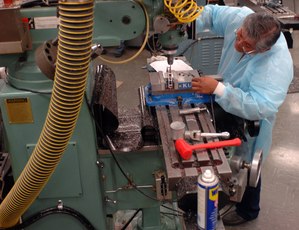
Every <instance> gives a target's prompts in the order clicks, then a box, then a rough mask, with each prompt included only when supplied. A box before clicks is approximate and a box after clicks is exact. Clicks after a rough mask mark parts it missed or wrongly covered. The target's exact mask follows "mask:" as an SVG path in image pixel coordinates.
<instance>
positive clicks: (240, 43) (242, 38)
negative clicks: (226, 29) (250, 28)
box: [235, 27, 256, 54]
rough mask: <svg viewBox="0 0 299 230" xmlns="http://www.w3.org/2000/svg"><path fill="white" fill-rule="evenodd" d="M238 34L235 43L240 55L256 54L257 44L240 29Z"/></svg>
mask: <svg viewBox="0 0 299 230" xmlns="http://www.w3.org/2000/svg"><path fill="white" fill-rule="evenodd" d="M235 33H236V41H235V49H236V50H237V51H238V52H240V53H248V54H249V53H255V52H256V51H255V45H256V42H255V41H254V40H252V39H250V38H248V36H247V34H246V31H245V30H244V29H243V28H242V27H240V28H239V29H237V30H236V31H235Z"/></svg>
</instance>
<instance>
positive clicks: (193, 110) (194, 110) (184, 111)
mask: <svg viewBox="0 0 299 230" xmlns="http://www.w3.org/2000/svg"><path fill="white" fill-rule="evenodd" d="M206 110H207V108H200V107H195V108H191V109H180V110H179V114H180V115H187V114H192V113H200V112H202V111H206Z"/></svg>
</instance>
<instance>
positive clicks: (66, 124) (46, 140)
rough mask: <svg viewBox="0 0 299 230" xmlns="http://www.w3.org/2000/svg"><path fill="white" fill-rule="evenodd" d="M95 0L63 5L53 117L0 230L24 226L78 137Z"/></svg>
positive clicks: (3, 211)
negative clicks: (30, 209)
mask: <svg viewBox="0 0 299 230" xmlns="http://www.w3.org/2000/svg"><path fill="white" fill-rule="evenodd" d="M93 5H94V2H93V0H71V1H68V0H66V1H64V2H62V1H59V15H60V22H59V33H58V38H59V44H58V54H57V62H56V72H55V79H54V86H53V90H52V97H51V101H50V105H49V111H48V115H47V118H46V121H45V124H44V127H43V130H42V132H41V135H40V137H39V140H38V143H37V145H36V147H35V149H34V150H33V153H32V155H31V157H30V159H29V161H28V163H27V165H26V166H25V168H24V170H23V171H22V173H21V175H20V176H19V178H18V180H17V181H16V183H15V185H14V186H13V188H12V189H11V191H10V192H9V194H8V195H7V196H6V198H5V199H4V201H3V202H2V204H1V206H0V227H2V228H6V227H11V226H14V225H16V224H17V223H18V221H19V219H20V217H21V215H22V214H24V212H25V211H26V210H27V209H28V207H29V206H30V205H31V204H32V203H33V202H34V200H35V199H36V197H37V196H38V195H39V193H40V192H41V190H42V189H43V187H44V186H45V185H46V183H47V181H48V180H49V178H50V176H51V175H52V173H53V172H54V170H55V168H56V166H57V164H58V163H59V161H60V159H61V157H62V154H63V152H64V151H65V149H66V147H67V145H68V142H69V140H70V138H71V136H72V134H73V131H74V129H75V125H76V122H77V119H78V116H79V111H80V109H81V105H82V101H83V98H84V91H85V86H86V79H87V74H88V69H89V62H90V55H91V44H92V31H93Z"/></svg>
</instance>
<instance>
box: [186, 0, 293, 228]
mask: <svg viewBox="0 0 299 230" xmlns="http://www.w3.org/2000/svg"><path fill="white" fill-rule="evenodd" d="M196 23H197V31H202V30H204V29H210V30H211V31H212V32H214V33H215V34H217V35H220V36H223V37H224V45H223V49H222V56H221V60H220V63H219V68H218V75H220V76H221V77H222V79H223V82H218V81H217V80H215V79H214V78H213V77H212V76H203V77H200V78H195V79H194V80H193V81H192V89H193V90H194V91H196V92H198V93H205V94H215V101H216V102H217V103H218V104H219V105H220V106H221V107H222V108H223V109H224V110H225V111H226V112H228V113H230V114H233V115H236V116H238V117H241V118H244V119H248V120H259V121H260V132H259V135H258V136H257V137H250V136H249V135H248V136H246V138H247V142H244V143H243V144H242V146H241V147H240V148H238V149H237V151H236V152H237V153H238V154H240V155H242V156H243V158H244V159H245V160H246V161H248V162H251V160H252V157H253V155H254V153H255V152H256V151H257V150H260V149H261V150H262V151H263V155H264V159H265V158H266V156H267V155H268V153H269V150H270V146H271V141H272V129H273V125H274V122H275V117H276V113H277V112H278V109H279V107H280V105H281V104H282V103H283V101H284V99H285V97H286V94H287V90H288V87H289V84H290V82H291V80H292V78H293V62H292V58H291V55H290V53H289V50H288V46H287V43H286V41H285V38H284V36H283V35H282V34H281V32H280V23H279V22H278V21H277V20H276V19H275V18H274V17H272V16H271V15H268V14H262V13H253V11H252V10H250V9H249V8H247V7H242V8H239V7H228V6H217V5H207V6H206V7H205V9H204V11H203V13H202V14H201V15H200V16H199V17H198V18H197V22H196ZM260 189H261V181H259V183H258V185H257V187H256V188H252V187H247V188H246V191H245V194H244V196H243V199H242V201H241V203H238V204H237V205H236V209H235V210H234V211H232V212H229V213H228V214H227V215H225V216H224V217H223V222H224V224H226V225H237V224H241V223H244V222H246V221H249V220H253V219H255V218H257V216H258V214H259V210H260V207H259V200H260Z"/></svg>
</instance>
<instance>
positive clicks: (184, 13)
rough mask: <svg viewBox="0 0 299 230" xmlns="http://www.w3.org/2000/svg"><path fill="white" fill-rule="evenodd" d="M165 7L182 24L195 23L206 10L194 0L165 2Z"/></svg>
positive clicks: (166, 0)
mask: <svg viewBox="0 0 299 230" xmlns="http://www.w3.org/2000/svg"><path fill="white" fill-rule="evenodd" d="M164 5H165V6H166V7H167V8H168V10H169V11H170V12H171V13H172V14H173V15H174V16H175V17H176V18H177V19H178V21H179V22H181V23H189V22H192V21H194V20H195V19H196V18H197V17H198V16H199V15H200V14H201V12H202V11H203V9H204V7H203V6H198V5H197V3H196V1H194V0H164Z"/></svg>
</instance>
